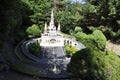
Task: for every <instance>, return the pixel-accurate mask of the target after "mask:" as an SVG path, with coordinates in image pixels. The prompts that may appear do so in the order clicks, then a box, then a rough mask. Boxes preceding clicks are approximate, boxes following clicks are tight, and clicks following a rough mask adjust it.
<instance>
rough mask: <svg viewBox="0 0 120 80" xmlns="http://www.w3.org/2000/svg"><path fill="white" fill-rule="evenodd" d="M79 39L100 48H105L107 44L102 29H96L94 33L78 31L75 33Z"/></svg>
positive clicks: (87, 44) (90, 45) (88, 45)
mask: <svg viewBox="0 0 120 80" xmlns="http://www.w3.org/2000/svg"><path fill="white" fill-rule="evenodd" d="M75 36H76V38H77V40H78V41H79V42H82V43H83V44H84V45H85V46H87V47H93V48H98V49H100V50H104V49H105V46H106V38H105V36H104V34H103V33H102V32H101V31H100V30H95V31H94V32H93V33H92V34H89V35H87V34H85V33H83V32H78V33H76V34H75Z"/></svg>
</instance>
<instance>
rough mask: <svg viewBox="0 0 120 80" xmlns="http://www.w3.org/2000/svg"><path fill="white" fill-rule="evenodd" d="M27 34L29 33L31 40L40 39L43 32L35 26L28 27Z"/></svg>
mask: <svg viewBox="0 0 120 80" xmlns="http://www.w3.org/2000/svg"><path fill="white" fill-rule="evenodd" d="M26 32H27V34H28V37H29V38H34V37H38V36H40V34H41V30H40V29H39V27H38V26H37V25H35V24H33V25H32V26H31V27H28V28H27V30H26Z"/></svg>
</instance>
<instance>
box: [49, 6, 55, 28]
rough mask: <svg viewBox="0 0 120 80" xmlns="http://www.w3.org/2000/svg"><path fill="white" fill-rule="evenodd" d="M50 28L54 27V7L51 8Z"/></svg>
mask: <svg viewBox="0 0 120 80" xmlns="http://www.w3.org/2000/svg"><path fill="white" fill-rule="evenodd" d="M49 27H50V28H54V8H53V9H52V10H51V19H50V24H49Z"/></svg>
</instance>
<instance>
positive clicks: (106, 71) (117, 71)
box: [68, 48, 120, 80]
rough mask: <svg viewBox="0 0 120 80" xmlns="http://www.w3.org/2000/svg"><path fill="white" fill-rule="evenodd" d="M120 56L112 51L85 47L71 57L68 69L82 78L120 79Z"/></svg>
mask: <svg viewBox="0 0 120 80" xmlns="http://www.w3.org/2000/svg"><path fill="white" fill-rule="evenodd" d="M119 63H120V58H119V57H118V56H117V55H116V54H115V53H113V52H111V51H106V52H101V51H100V50H98V49H92V48H85V49H82V50H80V51H78V52H77V53H76V54H74V55H73V56H72V58H71V62H70V63H69V65H68V71H69V72H70V73H71V75H72V76H73V77H76V78H80V79H81V80H119V79H120V77H119V75H120V68H119V67H120V64H119Z"/></svg>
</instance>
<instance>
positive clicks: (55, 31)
mask: <svg viewBox="0 0 120 80" xmlns="http://www.w3.org/2000/svg"><path fill="white" fill-rule="evenodd" d="M53 11H54V10H52V11H51V20H50V23H49V26H47V23H45V27H44V33H42V34H41V39H40V46H47V47H48V46H51V47H52V46H53V47H55V46H64V36H63V34H62V33H61V31H60V24H58V27H56V26H55V25H54V12H53Z"/></svg>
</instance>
